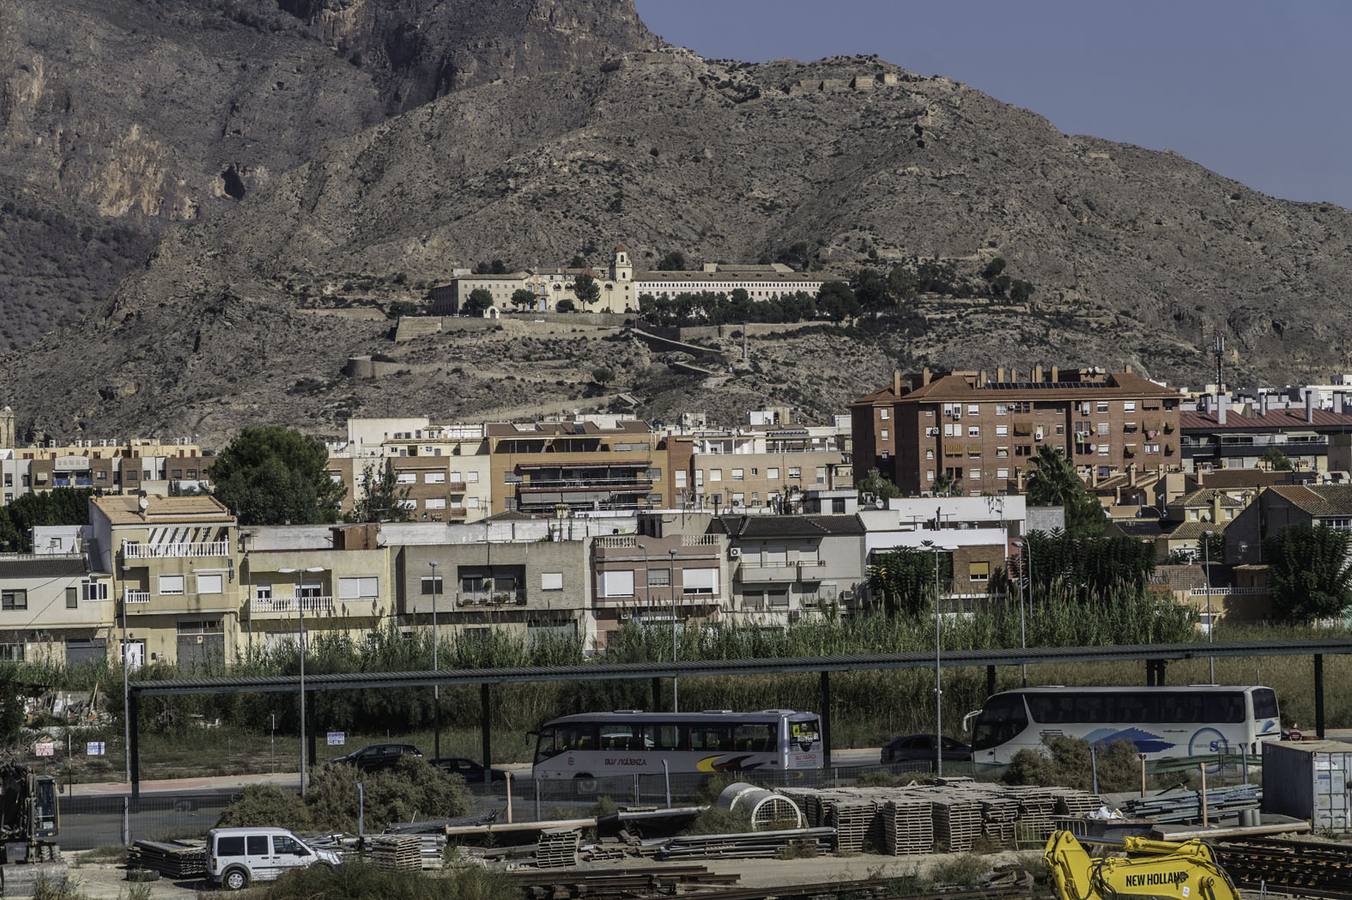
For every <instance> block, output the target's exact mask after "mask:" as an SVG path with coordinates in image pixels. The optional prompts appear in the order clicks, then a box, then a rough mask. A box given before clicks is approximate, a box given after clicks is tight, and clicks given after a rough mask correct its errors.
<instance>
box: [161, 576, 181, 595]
mask: <svg viewBox="0 0 1352 900" xmlns="http://www.w3.org/2000/svg"><path fill="white" fill-rule="evenodd" d="M159 592H160V593H161V594H181V593H183V576H182V575H161V576H160V582H159Z"/></svg>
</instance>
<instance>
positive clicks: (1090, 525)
mask: <svg viewBox="0 0 1352 900" xmlns="http://www.w3.org/2000/svg"><path fill="white" fill-rule="evenodd" d="M1028 502H1029V503H1030V504H1031V505H1033V506H1059V507H1061V508H1062V509H1064V510H1065V511H1066V531H1068V532H1070V533H1071V534H1075V535H1080V536H1085V535H1091V534H1098V533H1100V532H1102V531H1103V507H1102V506H1101V505H1100V504H1099V502H1098V500H1096V499H1095V498H1094V497H1092V496H1091V495H1090V494H1089V491H1088V490H1086V489H1085V486H1084V482H1083V481H1081V480H1080V476H1079V473H1077V472H1076V471H1075V467H1074V466H1073V465H1072V464H1071V462H1070V460H1069V459H1068V458H1067V457H1066V454H1065V453H1063V452H1061V450H1060V448H1057V447H1052V446H1050V445H1048V444H1043V445H1042V446H1041V447H1038V448H1037V454H1036V455H1035V456H1033V458H1032V459H1031V460H1030V461H1029V463H1028Z"/></svg>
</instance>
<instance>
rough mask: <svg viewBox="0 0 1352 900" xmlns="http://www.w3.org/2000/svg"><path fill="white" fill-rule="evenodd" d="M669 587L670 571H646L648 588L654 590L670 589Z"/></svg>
mask: <svg viewBox="0 0 1352 900" xmlns="http://www.w3.org/2000/svg"><path fill="white" fill-rule="evenodd" d="M670 586H671V570H670V569H649V570H648V587H650V588H655V587H670Z"/></svg>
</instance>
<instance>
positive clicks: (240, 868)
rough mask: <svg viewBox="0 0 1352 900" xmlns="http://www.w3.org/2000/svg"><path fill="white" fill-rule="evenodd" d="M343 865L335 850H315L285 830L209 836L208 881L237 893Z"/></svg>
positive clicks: (215, 830) (218, 830) (214, 832)
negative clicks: (290, 874) (300, 873)
mask: <svg viewBox="0 0 1352 900" xmlns="http://www.w3.org/2000/svg"><path fill="white" fill-rule="evenodd" d="M340 862H341V860H340V858H339V856H338V854H337V853H334V852H333V851H332V850H315V849H314V848H312V847H310V846H308V845H307V844H306V843H305V842H304V841H302V840H301V839H300V838H298V837H296V836H295V835H294V834H292V833H291V832H289V831H287V830H286V829H285V828H213V829H211V830H210V831H208V832H207V877H208V878H210V879H211V882H212V884H217V885H222V886H224V887H225V888H226V889H227V890H231V891H238V890H242V889H243V888H246V887H248V886H249V885H250V884H252V883H253V882H255V881H276V880H277V879H278V878H281V877H282V876H283V875H285V874H286V873H287V872H289V871H291V870H292V869H304V868H306V867H307V866H313V865H315V864H316V863H318V864H321V865H329V866H336V865H338V864H339V863H340Z"/></svg>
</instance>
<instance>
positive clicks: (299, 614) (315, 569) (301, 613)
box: [277, 566, 324, 797]
mask: <svg viewBox="0 0 1352 900" xmlns="http://www.w3.org/2000/svg"><path fill="white" fill-rule="evenodd" d="M323 571H324V569H323V567H321V566H307V567H305V568H303V569H289V568H288V569H278V570H277V574H279V575H295V574H296V573H298V572H310V573H319V572H323ZM291 594H292V597H293V599H294V600H295V601H296V621H297V622H298V623H299V626H300V636H299V637H298V638H297V640H296V643H297V645H298V646H299V648H300V795H301V796H302V797H304V796H305V760H306V756H305V603H304V599H305V598H303V597H301V596H300V595H298V594H297V593H296V589H295V588H292V589H291Z"/></svg>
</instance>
